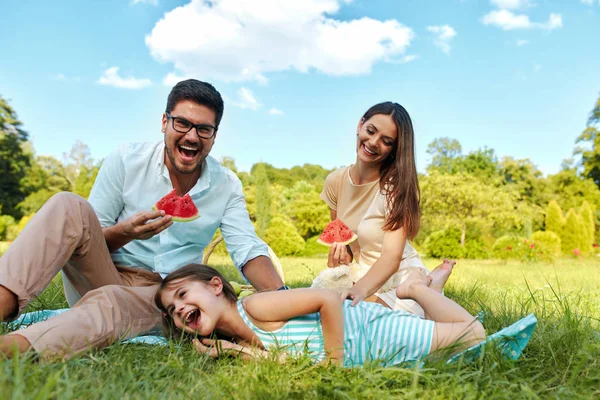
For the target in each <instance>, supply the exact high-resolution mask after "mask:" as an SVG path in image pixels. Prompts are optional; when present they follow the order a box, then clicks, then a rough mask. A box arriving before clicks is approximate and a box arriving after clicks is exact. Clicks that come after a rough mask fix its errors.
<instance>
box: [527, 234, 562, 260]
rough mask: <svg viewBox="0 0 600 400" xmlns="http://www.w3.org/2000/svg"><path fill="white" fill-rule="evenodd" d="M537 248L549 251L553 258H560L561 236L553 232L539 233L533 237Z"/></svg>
mask: <svg viewBox="0 0 600 400" xmlns="http://www.w3.org/2000/svg"><path fill="white" fill-rule="evenodd" d="M531 238H532V239H533V242H534V243H535V245H536V246H540V247H541V249H543V250H545V251H548V252H549V253H550V254H551V255H552V256H553V257H558V256H560V245H561V244H560V236H558V235H557V234H556V233H554V232H552V231H546V232H542V231H537V232H535V233H534V234H533V235H532V237H531Z"/></svg>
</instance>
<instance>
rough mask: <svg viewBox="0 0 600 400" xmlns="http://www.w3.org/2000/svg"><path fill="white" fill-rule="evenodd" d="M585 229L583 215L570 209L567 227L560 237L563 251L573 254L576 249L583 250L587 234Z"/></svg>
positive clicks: (566, 222)
mask: <svg viewBox="0 0 600 400" xmlns="http://www.w3.org/2000/svg"><path fill="white" fill-rule="evenodd" d="M584 229H585V228H584V227H583V223H582V221H581V217H580V216H579V215H578V214H577V213H576V212H575V210H574V209H572V208H571V209H569V212H567V217H566V219H565V227H564V228H563V231H562V234H561V237H560V241H561V246H562V251H563V253H565V254H573V251H574V250H575V249H579V250H582V249H581V245H582V244H583V242H584V241H585V239H586V236H587V235H586V233H585V230H584Z"/></svg>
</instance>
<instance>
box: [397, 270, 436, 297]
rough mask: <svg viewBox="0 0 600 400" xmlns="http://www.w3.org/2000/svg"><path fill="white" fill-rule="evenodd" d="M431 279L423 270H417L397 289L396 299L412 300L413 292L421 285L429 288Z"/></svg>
mask: <svg viewBox="0 0 600 400" xmlns="http://www.w3.org/2000/svg"><path fill="white" fill-rule="evenodd" d="M430 284H431V278H430V277H429V275H427V274H426V273H425V271H424V270H422V269H421V268H415V269H413V271H412V272H411V273H410V274H409V275H408V276H407V277H406V279H405V280H404V281H403V282H402V283H401V284H400V285H399V286H398V287H397V288H396V297H398V298H399V299H412V298H413V290H414V289H415V287H417V286H419V285H424V286H429V285H430Z"/></svg>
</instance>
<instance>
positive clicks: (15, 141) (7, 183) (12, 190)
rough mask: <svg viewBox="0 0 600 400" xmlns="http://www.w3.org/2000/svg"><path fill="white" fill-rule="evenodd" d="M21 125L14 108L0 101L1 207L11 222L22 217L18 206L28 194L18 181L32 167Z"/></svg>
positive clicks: (25, 136)
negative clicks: (12, 218)
mask: <svg viewBox="0 0 600 400" xmlns="http://www.w3.org/2000/svg"><path fill="white" fill-rule="evenodd" d="M22 125H23V124H22V123H21V121H19V119H18V117H17V114H16V112H15V111H14V110H13V108H12V107H11V106H10V105H9V104H8V102H7V101H6V100H4V98H2V97H0V171H2V173H1V174H0V206H1V207H2V212H3V213H4V214H6V215H10V216H12V217H14V218H21V216H22V213H21V212H20V211H19V210H18V208H17V204H19V203H20V202H21V201H22V200H23V199H24V198H25V196H27V194H28V193H27V192H26V190H25V189H26V188H24V187H23V186H21V180H22V179H23V178H24V177H25V175H26V172H27V169H28V168H29V166H30V164H31V155H30V154H28V152H26V147H25V146H26V144H27V139H28V137H29V135H28V134H27V132H25V131H24V130H23V129H22V128H21V127H22Z"/></svg>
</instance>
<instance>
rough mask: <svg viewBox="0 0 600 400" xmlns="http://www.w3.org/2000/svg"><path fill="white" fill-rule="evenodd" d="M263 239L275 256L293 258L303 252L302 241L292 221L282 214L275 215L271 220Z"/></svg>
mask: <svg viewBox="0 0 600 400" xmlns="http://www.w3.org/2000/svg"><path fill="white" fill-rule="evenodd" d="M264 239H265V242H267V244H268V245H269V246H271V248H272V249H273V251H274V252H275V254H277V256H293V255H297V254H300V253H301V252H302V250H304V239H302V236H300V234H299V233H298V231H297V230H296V227H295V226H294V224H293V223H292V221H290V219H289V218H288V217H287V216H285V215H283V214H277V215H275V216H273V218H271V222H270V225H269V227H268V228H267V230H266V231H265V235H264Z"/></svg>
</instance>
